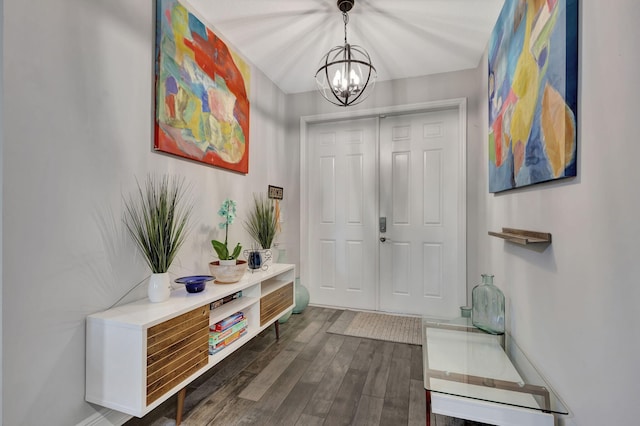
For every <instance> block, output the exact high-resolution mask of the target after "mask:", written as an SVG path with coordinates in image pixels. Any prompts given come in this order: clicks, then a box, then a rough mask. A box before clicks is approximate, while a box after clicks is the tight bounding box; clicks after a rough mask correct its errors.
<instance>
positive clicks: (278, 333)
mask: <svg viewBox="0 0 640 426" xmlns="http://www.w3.org/2000/svg"><path fill="white" fill-rule="evenodd" d="M273 325H274V326H275V327H276V340H280V323H279V322H278V320H276V322H274V323H273Z"/></svg>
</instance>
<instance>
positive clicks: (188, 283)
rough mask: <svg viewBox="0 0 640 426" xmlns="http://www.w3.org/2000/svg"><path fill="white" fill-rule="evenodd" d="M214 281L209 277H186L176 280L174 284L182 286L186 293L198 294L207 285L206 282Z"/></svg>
mask: <svg viewBox="0 0 640 426" xmlns="http://www.w3.org/2000/svg"><path fill="white" fill-rule="evenodd" d="M212 279H214V277H212V276H211V275H191V276H188V277H180V278H176V280H175V282H176V283H178V284H184V286H185V288H186V289H187V292H188V293H200V292H201V291H203V290H204V288H205V287H206V285H207V281H211V280H212Z"/></svg>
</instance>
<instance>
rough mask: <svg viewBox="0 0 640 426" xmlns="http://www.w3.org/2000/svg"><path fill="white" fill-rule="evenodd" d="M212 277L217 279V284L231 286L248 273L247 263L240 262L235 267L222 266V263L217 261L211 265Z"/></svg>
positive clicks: (244, 261)
mask: <svg viewBox="0 0 640 426" xmlns="http://www.w3.org/2000/svg"><path fill="white" fill-rule="evenodd" d="M209 270H210V271H211V275H213V276H214V277H216V280H215V281H214V283H215V284H231V283H236V282H238V281H240V280H241V279H242V277H243V276H244V273H245V272H246V271H247V261H246V260H238V261H236V264H235V265H220V261H218V260H216V261H214V262H211V263H209Z"/></svg>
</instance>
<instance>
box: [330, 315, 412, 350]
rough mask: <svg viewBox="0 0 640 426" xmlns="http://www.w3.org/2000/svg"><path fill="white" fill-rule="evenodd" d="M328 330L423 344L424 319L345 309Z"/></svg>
mask: <svg viewBox="0 0 640 426" xmlns="http://www.w3.org/2000/svg"><path fill="white" fill-rule="evenodd" d="M327 332H328V333H333V334H343V335H345V336H354V337H364V338H367V339H376V340H386V341H388V342H397V343H408V344H410V345H422V319H421V318H418V317H405V316H399V315H388V314H380V313H377V312H354V311H344V312H343V313H342V314H341V315H340V316H339V317H338V319H337V320H336V321H335V322H334V323H333V325H332V326H331V327H329V329H328V330H327Z"/></svg>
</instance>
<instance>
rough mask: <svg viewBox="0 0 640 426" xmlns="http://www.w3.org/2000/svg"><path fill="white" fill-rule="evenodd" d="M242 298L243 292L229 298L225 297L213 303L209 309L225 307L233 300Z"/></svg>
mask: <svg viewBox="0 0 640 426" xmlns="http://www.w3.org/2000/svg"><path fill="white" fill-rule="evenodd" d="M240 297H242V290H240V291H238V292H236V293H233V294H230V295H228V296H225V297H223V298H222V299H218V300H216V301H215V302H211V303H210V304H209V309H215V308H219V307H220V306H222V305H224V304H225V303H229V302H231V301H232V300H236V299H239V298H240Z"/></svg>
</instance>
